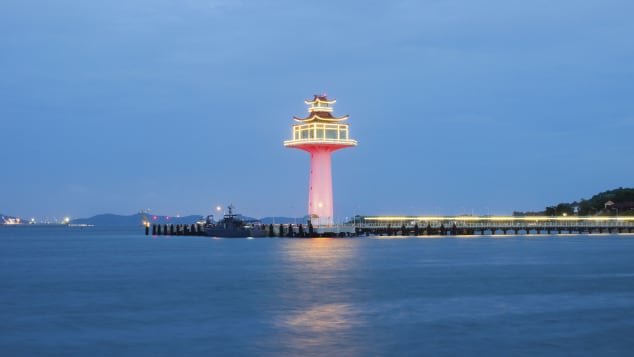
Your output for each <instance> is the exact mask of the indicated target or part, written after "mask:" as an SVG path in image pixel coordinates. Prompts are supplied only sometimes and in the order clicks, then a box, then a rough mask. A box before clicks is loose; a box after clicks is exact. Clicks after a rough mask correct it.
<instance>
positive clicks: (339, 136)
mask: <svg viewBox="0 0 634 357" xmlns="http://www.w3.org/2000/svg"><path fill="white" fill-rule="evenodd" d="M335 102H336V101H335V100H328V98H327V97H326V95H321V96H320V95H315V97H314V98H313V100H310V101H308V100H307V101H305V103H306V104H308V105H310V107H309V108H308V112H309V113H310V115H309V116H308V117H307V118H297V117H295V118H294V119H295V121H297V122H299V123H300V124H295V125H293V139H291V140H287V141H285V142H284V145H285V146H286V147H292V148H296V149H300V150H304V151H307V152H309V153H310V182H309V189H308V214H309V215H310V216H311V220H312V221H313V224H317V225H330V224H332V223H333V222H334V218H333V217H334V214H333V211H334V210H333V206H334V205H333V195H332V167H331V159H330V157H331V154H332V153H333V152H334V151H337V150H339V149H343V148H347V147H352V146H356V145H357V142H356V141H355V140H351V139H349V137H348V133H349V130H348V129H349V126H348V124H342V123H341V122H343V121H344V120H346V119H348V116H347V115H346V116H343V117H339V118H337V117H333V116H332V114H331V112H332V104H334V103H335Z"/></svg>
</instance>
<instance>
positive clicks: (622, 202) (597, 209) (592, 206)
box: [513, 187, 634, 216]
mask: <svg viewBox="0 0 634 357" xmlns="http://www.w3.org/2000/svg"><path fill="white" fill-rule="evenodd" d="M563 214H566V215H574V214H576V215H579V216H596V215H600V216H614V215H620V216H634V188H623V187H619V188H617V189H614V190H608V191H605V192H600V193H597V194H596V195H594V196H592V197H591V198H590V199H588V200H586V199H581V200H580V201H574V202H570V203H559V204H557V205H555V206H548V207H546V208H545V209H544V210H543V211H538V212H513V215H516V216H531V215H540V216H541V215H545V216H561V215H563Z"/></svg>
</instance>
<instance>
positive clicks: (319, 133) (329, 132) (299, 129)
mask: <svg viewBox="0 0 634 357" xmlns="http://www.w3.org/2000/svg"><path fill="white" fill-rule="evenodd" d="M306 144H309V145H310V144H317V145H319V144H332V145H338V146H339V145H341V146H356V145H357V141H356V140H352V139H350V137H349V131H348V124H338V123H337V124H326V123H318V122H313V123H309V124H296V125H293V138H292V139H291V140H286V141H284V146H298V145H306Z"/></svg>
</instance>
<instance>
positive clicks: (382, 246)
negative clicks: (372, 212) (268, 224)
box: [0, 227, 634, 356]
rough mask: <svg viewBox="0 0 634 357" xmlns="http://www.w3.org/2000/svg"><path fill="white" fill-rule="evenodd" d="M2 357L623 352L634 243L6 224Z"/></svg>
mask: <svg viewBox="0 0 634 357" xmlns="http://www.w3.org/2000/svg"><path fill="white" fill-rule="evenodd" d="M0 351H2V352H1V354H2V355H3V356H49V355H50V356H55V355H64V356H67V355H80V356H89V355H90V356H94V355H100V356H113V355H118V356H121V355H130V356H139V355H148V356H174V355H190V356H191V355H204V356H212V355H213V356H220V355H228V356H250V355H258V356H313V355H314V356H369V355H370V356H474V355H496V356H511V355H512V356H536V355H538V356H569V355H574V356H628V355H630V356H631V355H632V354H634V236H631V235H619V236H616V235H612V236H608V235H597V236H559V237H554V236H529V237H512V238H509V237H506V238H497V237H496V238H492V237H477V238H436V239H433V238H391V239H387V238H354V239H277V238H273V239H211V238H203V237H171V238H168V237H146V236H144V235H143V234H142V232H141V230H140V229H134V230H106V229H99V228H83V229H80V228H69V227H55V228H51V227H47V228H41V227H20V228H16V227H0Z"/></svg>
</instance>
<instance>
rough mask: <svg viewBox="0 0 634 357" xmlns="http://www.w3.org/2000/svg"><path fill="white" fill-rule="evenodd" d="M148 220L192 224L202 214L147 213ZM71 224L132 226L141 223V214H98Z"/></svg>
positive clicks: (151, 221)
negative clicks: (172, 215)
mask: <svg viewBox="0 0 634 357" xmlns="http://www.w3.org/2000/svg"><path fill="white" fill-rule="evenodd" d="M147 218H148V220H149V222H150V223H152V224H192V223H196V221H198V220H200V219H202V216H199V215H191V216H184V217H170V216H159V215H148V217H147ZM70 223H71V224H92V225H95V226H107V227H134V226H140V225H142V224H143V217H142V215H141V214H139V213H137V214H133V215H130V216H122V215H117V214H110V213H108V214H100V215H96V216H93V217H90V218H78V219H73V220H71V221H70Z"/></svg>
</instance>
